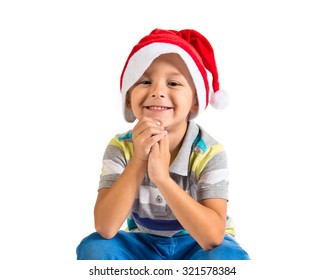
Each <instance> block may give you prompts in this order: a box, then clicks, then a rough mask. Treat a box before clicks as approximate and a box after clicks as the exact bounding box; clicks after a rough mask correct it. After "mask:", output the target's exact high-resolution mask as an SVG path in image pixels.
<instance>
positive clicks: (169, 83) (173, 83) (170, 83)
mask: <svg viewBox="0 0 324 280" xmlns="http://www.w3.org/2000/svg"><path fill="white" fill-rule="evenodd" d="M168 85H169V86H171V87H176V86H179V85H180V84H179V83H178V82H174V81H171V82H168Z"/></svg>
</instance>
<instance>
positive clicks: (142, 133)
mask: <svg viewBox="0 0 324 280" xmlns="http://www.w3.org/2000/svg"><path fill="white" fill-rule="evenodd" d="M164 135H165V131H164V129H163V128H162V127H161V124H160V123H158V122H156V121H154V120H152V119H148V118H143V119H142V120H140V121H139V122H138V123H137V124H136V125H135V127H134V129H133V144H134V154H133V157H132V159H131V160H130V161H129V162H128V164H127V165H126V167H125V169H124V171H123V172H122V174H121V175H120V176H119V178H118V179H117V180H116V181H115V182H114V183H113V184H112V185H111V186H110V187H109V188H102V189H100V190H99V192H98V196H97V201H96V204H95V209H94V219H95V228H96V231H97V232H98V233H99V234H100V235H101V236H102V237H104V238H107V239H109V238H112V237H114V236H115V234H116V233H117V232H118V230H119V229H120V227H121V226H122V224H123V223H124V221H125V220H126V218H127V216H128V214H129V212H130V211H131V208H132V206H133V203H134V200H135V197H136V194H137V192H138V189H139V187H140V185H141V183H142V181H143V178H144V176H145V173H146V170H147V162H148V161H147V159H148V154H149V153H150V150H151V146H152V145H153V144H155V143H157V142H158V141H160V140H161V138H163V137H164Z"/></svg>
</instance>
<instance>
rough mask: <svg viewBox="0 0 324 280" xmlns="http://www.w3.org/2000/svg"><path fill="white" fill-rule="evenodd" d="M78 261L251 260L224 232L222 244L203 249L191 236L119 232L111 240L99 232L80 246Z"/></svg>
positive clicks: (84, 240)
mask: <svg viewBox="0 0 324 280" xmlns="http://www.w3.org/2000/svg"><path fill="white" fill-rule="evenodd" d="M77 259H78V260H249V259H250V258H249V255H248V254H247V253H246V252H245V251H244V250H243V249H242V248H241V247H240V245H239V244H238V243H237V242H236V241H235V240H234V238H232V237H230V236H228V235H225V238H224V241H223V242H222V244H221V245H219V246H217V247H215V248H214V249H212V250H210V251H204V250H203V249H202V248H201V247H200V246H199V244H198V243H197V242H196V241H195V240H194V239H193V238H192V237H191V236H190V235H181V236H175V237H161V236H156V235H151V234H145V233H133V232H125V231H119V232H118V233H117V234H116V236H115V237H114V238H112V239H104V238H102V237H101V236H100V235H99V234H98V233H97V232H94V233H92V234H90V235H89V236H88V237H86V238H84V239H83V240H82V241H81V243H80V244H79V246H78V247H77Z"/></svg>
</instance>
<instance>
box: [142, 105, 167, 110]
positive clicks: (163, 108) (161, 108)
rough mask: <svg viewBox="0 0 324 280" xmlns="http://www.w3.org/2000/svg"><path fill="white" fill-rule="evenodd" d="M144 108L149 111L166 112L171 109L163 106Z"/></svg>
mask: <svg viewBox="0 0 324 280" xmlns="http://www.w3.org/2000/svg"><path fill="white" fill-rule="evenodd" d="M144 108H145V109H148V110H151V111H166V110H170V109H172V107H164V106H145V107H144Z"/></svg>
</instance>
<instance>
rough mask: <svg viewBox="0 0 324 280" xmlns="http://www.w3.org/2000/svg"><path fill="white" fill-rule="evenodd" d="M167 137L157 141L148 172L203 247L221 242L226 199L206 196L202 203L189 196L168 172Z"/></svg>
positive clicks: (173, 209)
mask: <svg viewBox="0 0 324 280" xmlns="http://www.w3.org/2000/svg"><path fill="white" fill-rule="evenodd" d="M168 149H169V143H168V137H165V138H164V139H162V140H161V141H160V142H159V143H157V144H154V145H153V147H152V151H151V154H150V157H149V164H148V173H149V177H150V179H151V180H152V181H153V182H154V184H155V185H156V186H157V187H158V188H159V190H160V191H161V194H162V195H163V197H164V198H165V200H166V201H167V203H168V205H169V207H170V208H171V210H172V212H173V214H174V215H175V216H176V218H177V219H178V221H179V222H180V223H181V225H182V226H183V227H184V228H185V229H186V230H187V231H188V232H189V234H190V235H191V236H192V237H193V238H194V239H195V240H196V241H197V242H198V243H199V245H200V246H201V247H202V248H203V249H204V250H210V249H212V248H214V247H215V246H217V245H219V244H220V243H221V242H222V241H223V239H224V234H225V228H226V213H227V200H225V199H205V200H203V201H202V202H201V203H199V202H197V201H196V200H194V199H193V198H192V197H191V196H190V195H188V194H187V193H186V192H185V191H184V190H183V189H182V188H181V187H180V186H179V185H178V184H177V183H176V182H174V181H173V180H172V178H171V177H170V175H169V161H170V153H169V150H168Z"/></svg>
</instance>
